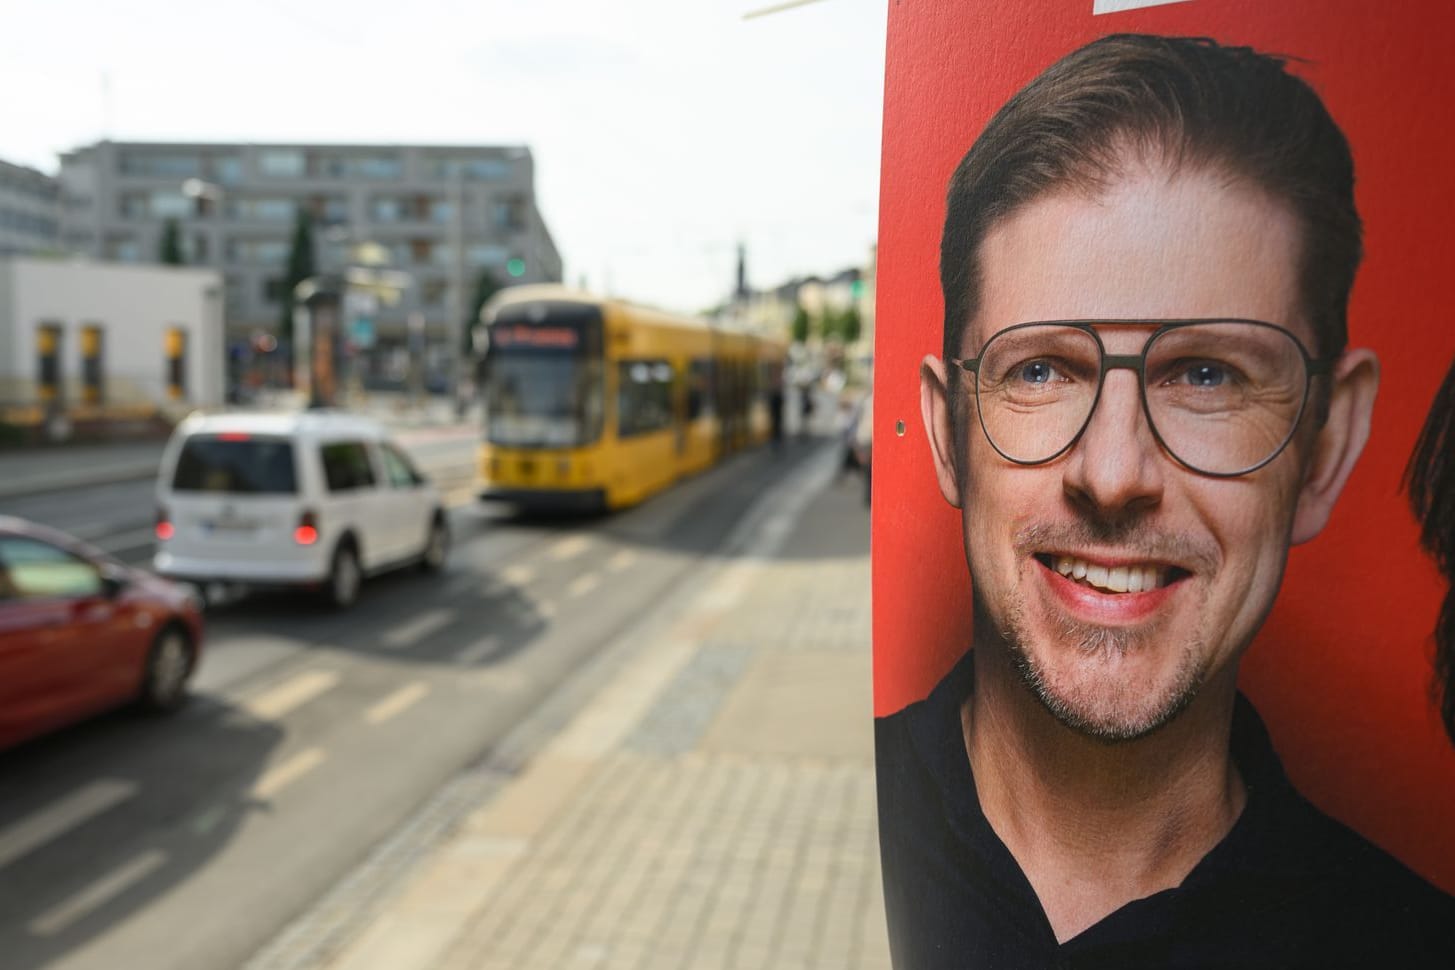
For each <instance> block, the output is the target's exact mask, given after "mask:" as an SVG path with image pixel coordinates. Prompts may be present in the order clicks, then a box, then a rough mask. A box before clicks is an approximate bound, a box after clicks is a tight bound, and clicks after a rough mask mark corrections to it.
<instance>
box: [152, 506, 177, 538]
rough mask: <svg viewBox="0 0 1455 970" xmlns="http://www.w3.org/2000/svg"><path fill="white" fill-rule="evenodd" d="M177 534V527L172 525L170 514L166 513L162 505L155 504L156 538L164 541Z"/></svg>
mask: <svg viewBox="0 0 1455 970" xmlns="http://www.w3.org/2000/svg"><path fill="white" fill-rule="evenodd" d="M176 534H177V529H176V527H174V526H173V525H172V519H171V516H169V515H167V510H166V508H165V507H164V506H160V505H159V506H157V539H158V540H159V541H161V542H166V541H167V540H168V539H170V538H172V536H174V535H176Z"/></svg>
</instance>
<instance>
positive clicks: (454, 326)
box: [445, 164, 468, 395]
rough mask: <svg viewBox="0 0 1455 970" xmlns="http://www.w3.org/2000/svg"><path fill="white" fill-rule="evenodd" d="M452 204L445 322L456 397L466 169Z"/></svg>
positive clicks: (450, 387)
mask: <svg viewBox="0 0 1455 970" xmlns="http://www.w3.org/2000/svg"><path fill="white" fill-rule="evenodd" d="M452 189H453V191H452V193H451V194H452V196H453V198H452V200H451V203H450V216H451V218H450V236H451V240H450V248H451V251H452V257H453V258H452V260H451V268H450V270H451V272H450V298H449V300H448V301H447V303H446V307H447V310H446V312H447V313H448V314H449V318H448V319H447V320H446V321H445V342H446V344H447V346H446V347H445V361H446V364H445V366H446V373H445V388H446V391H447V393H449V394H452V395H453V394H456V393H458V388H457V387H456V384H457V382H458V381H459V372H460V367H459V356H460V343H461V338H460V325H461V323H462V322H463V320H464V317H465V301H466V300H467V299H468V297H466V295H465V175H464V165H463V164H461V165H460V166H459V167H457V168H456V169H455V178H454V182H453V185H452Z"/></svg>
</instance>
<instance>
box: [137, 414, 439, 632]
mask: <svg viewBox="0 0 1455 970" xmlns="http://www.w3.org/2000/svg"><path fill="white" fill-rule="evenodd" d="M156 532H157V553H156V558H155V559H154V560H153V568H154V569H155V570H156V571H157V572H158V573H161V574H162V575H163V576H168V577H171V578H174V579H180V580H186V581H190V582H194V583H198V584H201V585H204V586H205V585H208V584H211V583H218V582H221V583H239V584H244V585H248V586H308V587H316V588H319V589H321V590H322V591H323V593H324V595H325V597H326V599H327V600H328V601H329V602H331V603H333V604H334V605H336V606H340V607H343V606H348V605H349V604H351V603H353V602H354V600H355V599H356V598H357V597H358V593H359V585H360V583H361V582H362V580H363V578H364V577H365V576H366V575H369V574H372V573H377V572H381V571H383V570H385V569H390V568H394V567H397V566H405V565H410V564H414V563H418V564H420V565H422V566H423V567H424V568H425V569H427V570H430V571H438V570H440V569H442V568H444V564H445V557H446V555H447V553H448V550H449V540H450V537H449V524H448V519H447V518H446V516H445V512H444V504H443V502H441V500H440V496H439V493H438V491H436V490H435V488H434V486H433V485H431V484H430V483H429V481H428V480H427V479H425V477H424V476H423V475H421V474H419V472H417V471H416V470H415V468H414V465H413V464H412V463H411V462H410V460H409V458H408V456H406V455H405V454H404V452H403V451H402V450H401V449H400V448H399V447H398V446H397V445H395V444H394V443H393V442H392V441H390V440H389V437H388V435H387V434H386V433H385V431H384V429H383V427H382V426H380V425H379V424H378V423H377V422H375V421H373V420H370V419H368V418H363V417H360V416H358V415H353V414H348V413H344V412H338V411H327V410H319V411H300V412H295V413H280V414H263V413H257V414H248V413H230V414H198V415H193V416H191V417H189V418H187V419H186V420H184V421H183V422H182V423H181V424H179V425H178V426H177V428H176V430H175V431H174V432H173V433H172V439H171V440H170V441H169V442H168V443H167V448H166V451H165V452H163V455H162V465H161V473H160V477H159V479H158V481H157V527H156Z"/></svg>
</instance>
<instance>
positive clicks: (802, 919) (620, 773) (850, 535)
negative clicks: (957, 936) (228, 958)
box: [249, 446, 889, 970]
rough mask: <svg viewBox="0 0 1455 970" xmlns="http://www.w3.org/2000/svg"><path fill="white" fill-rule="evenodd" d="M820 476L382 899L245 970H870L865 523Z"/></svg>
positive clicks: (805, 479) (636, 641)
mask: <svg viewBox="0 0 1455 970" xmlns="http://www.w3.org/2000/svg"><path fill="white" fill-rule="evenodd" d="M838 459H839V456H838V453H837V451H836V450H835V449H834V448H831V447H826V446H821V447H820V448H819V449H818V453H817V454H815V455H814V456H813V457H812V458H810V459H809V460H808V461H807V462H805V463H804V464H803V465H802V466H800V468H799V469H797V470H795V471H794V473H793V474H792V475H790V476H789V477H788V478H787V479H785V481H784V482H783V484H782V487H780V488H775V489H774V491H773V492H772V493H771V494H769V495H768V496H766V497H765V498H764V499H763V500H760V503H759V506H758V508H757V509H756V510H755V513H754V514H752V515H750V517H749V520H747V521H745V523H744V526H743V527H742V528H741V529H740V530H739V534H738V537H737V538H736V540H735V542H733V543H730V544H729V546H728V552H727V553H726V554H725V555H724V556H723V557H722V558H721V559H719V560H718V561H717V562H716V563H714V564H712V565H710V566H705V567H704V572H705V576H706V579H705V581H704V582H702V583H698V584H695V585H693V586H692V587H691V588H690V589H688V590H686V591H685V592H684V593H682V594H680V595H679V596H677V597H674V598H673V599H672V600H669V602H668V603H666V604H664V605H663V606H662V607H661V608H660V610H659V611H658V612H659V613H660V614H661V615H660V616H655V617H653V618H650V619H648V620H645V621H644V623H643V627H642V628H641V629H638V630H636V631H631V632H629V633H628V634H627V636H626V637H624V638H623V641H622V642H620V643H618V644H616V645H614V646H612V647H611V648H609V649H608V651H607V652H608V653H612V652H618V653H620V654H623V655H624V656H625V658H626V659H624V660H622V661H621V662H619V663H616V664H615V667H614V669H613V670H612V671H611V674H610V676H608V677H605V678H602V679H597V680H596V681H595V682H594V683H592V684H591V685H590V688H589V692H588V693H586V694H585V695H584V699H583V700H581V701H580V702H579V703H575V705H574V706H572V707H570V708H568V715H569V716H567V717H563V718H561V719H560V720H561V722H562V723H561V725H560V726H557V727H556V728H555V729H554V731H553V732H552V733H551V734H550V735H549V737H548V740H545V741H543V742H542V743H538V744H536V745H535V746H534V752H533V754H532V755H531V756H530V757H529V758H528V759H523V763H522V764H518V765H513V766H509V765H507V766H506V767H498V768H496V769H495V775H496V777H497V778H499V779H503V780H501V781H500V783H499V784H495V785H488V784H487V785H483V786H481V787H480V788H477V789H473V791H474V797H475V798H476V799H477V803H476V804H473V805H471V806H470V808H468V809H464V810H461V811H460V812H459V815H458V820H457V821H456V822H455V823H454V824H453V827H452V828H451V829H449V830H448V831H447V834H445V835H444V836H443V837H440V838H436V839H435V840H434V842H433V843H432V848H431V849H430V850H429V851H428V852H427V854H425V855H424V856H423V858H421V859H419V860H416V861H415V862H413V864H411V865H410V866H408V867H407V869H406V870H405V875H403V876H402V877H401V878H397V879H396V880H395V883H396V884H395V887H394V888H393V889H392V890H391V891H390V892H389V893H385V894H381V895H383V896H384V897H385V898H383V899H382V900H380V899H375V900H373V901H371V902H363V901H360V899H359V898H357V897H351V896H348V895H347V894H345V895H344V896H341V897H336V898H335V899H333V900H331V901H330V900H324V901H323V902H321V904H320V907H319V909H318V911H316V912H314V913H312V914H309V915H306V916H305V917H303V918H302V919H300V921H299V922H298V923H296V924H295V925H294V926H293V927H291V928H290V929H289V930H288V931H286V932H285V933H284V934H283V935H282V936H280V937H279V939H278V941H276V942H275V944H274V945H272V946H270V947H268V948H265V949H264V950H263V951H262V952H260V953H259V954H258V956H257V957H255V958H254V960H253V961H252V962H251V963H250V964H249V968H250V970H261V968H264V967H267V968H281V967H290V968H296V967H305V966H306V967H312V968H320V970H321V968H328V970H424V968H431V970H434V968H438V970H465V968H471V970H475V968H479V970H488V968H497V967H498V968H512V970H529V968H542V970H544V968H551V970H555V968H560V967H581V968H588V967H589V968H599V970H615V968H621V970H626V968H640V970H648V968H650V970H656V968H729V967H743V968H753V970H758V968H764V967H772V968H777V970H794V968H809V967H823V968H834V970H842V968H860V967H863V968H876V970H877V968H887V967H888V966H889V955H888V945H887V940H886V935H885V928H884V916H883V908H884V907H883V896H882V889H881V885H880V872H879V850H878V841H877V834H876V824H875V798H874V769H873V729H872V720H871V701H870V676H871V675H870V655H869V557H868V516H867V515H866V510H865V509H864V507H863V504H862V498H861V489H860V487H859V483H858V482H857V481H854V482H851V481H843V482H840V483H833V482H832V481H831V477H832V475H833V474H834V472H835V470H836V467H837V464H838ZM583 673H585V674H586V675H588V677H590V675H591V674H592V673H593V672H591V671H585V672H583ZM567 690H569V687H568V688H567ZM506 746H507V747H508V746H509V745H508V741H507V745H506ZM497 757H498V756H497ZM488 760H489V759H487V761H488ZM504 760H505V762H508V761H509V760H510V759H509V758H508V757H506V758H505V759H504ZM488 767H489V766H488V765H487V766H486V767H485V768H482V769H477V774H478V776H480V777H483V776H484V775H485V774H487V773H488V771H487V769H488ZM378 854H379V853H376V855H378ZM366 867H367V863H366ZM347 882H348V881H347V880H346V883H347ZM360 910H368V911H369V915H368V922H367V925H366V926H364V927H363V929H362V930H361V931H357V929H356V931H354V932H352V933H350V934H349V935H348V938H347V939H341V938H340V934H339V933H338V932H337V926H338V921H339V920H341V919H347V914H348V912H350V911H352V912H354V913H357V912H358V911H360ZM330 920H332V921H333V922H332V923H330ZM330 926H332V927H333V930H332V931H331V930H330ZM330 932H332V933H333V935H332V937H330Z"/></svg>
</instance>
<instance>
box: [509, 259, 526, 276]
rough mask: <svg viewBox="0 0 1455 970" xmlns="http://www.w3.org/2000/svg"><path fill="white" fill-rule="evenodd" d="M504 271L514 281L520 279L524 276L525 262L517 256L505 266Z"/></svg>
mask: <svg viewBox="0 0 1455 970" xmlns="http://www.w3.org/2000/svg"><path fill="white" fill-rule="evenodd" d="M505 271H506V272H507V273H509V274H510V275H511V276H514V277H515V278H516V279H519V278H520V277H522V276H524V275H525V260H523V259H521V258H520V257H519V256H517V257H515V258H514V259H512V260H511V261H510V262H508V263H506V264H505Z"/></svg>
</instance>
